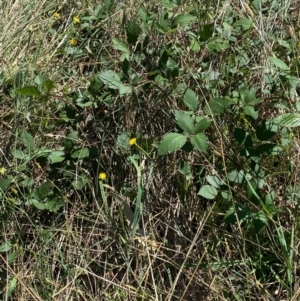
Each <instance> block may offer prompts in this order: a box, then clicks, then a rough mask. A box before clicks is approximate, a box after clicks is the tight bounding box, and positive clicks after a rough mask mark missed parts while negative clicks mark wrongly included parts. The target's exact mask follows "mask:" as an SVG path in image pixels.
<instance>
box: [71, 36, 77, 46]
mask: <svg viewBox="0 0 300 301" xmlns="http://www.w3.org/2000/svg"><path fill="white" fill-rule="evenodd" d="M70 45H72V46H76V45H77V40H76V39H75V38H72V39H71V40H70Z"/></svg>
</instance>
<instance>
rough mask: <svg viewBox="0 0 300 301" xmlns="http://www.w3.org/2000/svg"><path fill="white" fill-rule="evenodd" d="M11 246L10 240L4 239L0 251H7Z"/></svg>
mask: <svg viewBox="0 0 300 301" xmlns="http://www.w3.org/2000/svg"><path fill="white" fill-rule="evenodd" d="M11 248H12V245H11V242H10V241H9V240H8V241H5V242H4V243H2V244H1V245H0V253H4V252H8V251H9V250H11Z"/></svg>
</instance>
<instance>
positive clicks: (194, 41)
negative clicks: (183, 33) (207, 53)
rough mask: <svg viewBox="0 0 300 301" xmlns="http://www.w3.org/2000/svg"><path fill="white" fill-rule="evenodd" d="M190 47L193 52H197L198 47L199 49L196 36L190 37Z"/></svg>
mask: <svg viewBox="0 0 300 301" xmlns="http://www.w3.org/2000/svg"><path fill="white" fill-rule="evenodd" d="M190 49H191V50H192V51H195V52H198V51H199V50H200V49H201V46H200V44H199V42H198V39H196V38H194V37H193V38H191V44H190Z"/></svg>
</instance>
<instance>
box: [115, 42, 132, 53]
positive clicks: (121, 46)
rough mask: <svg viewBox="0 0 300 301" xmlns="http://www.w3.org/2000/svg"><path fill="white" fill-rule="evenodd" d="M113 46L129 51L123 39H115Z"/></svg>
mask: <svg viewBox="0 0 300 301" xmlns="http://www.w3.org/2000/svg"><path fill="white" fill-rule="evenodd" d="M112 48H113V49H116V50H121V51H122V52H125V53H129V52H130V50H129V47H128V45H127V44H126V43H125V42H124V41H123V40H121V39H113V40H112Z"/></svg>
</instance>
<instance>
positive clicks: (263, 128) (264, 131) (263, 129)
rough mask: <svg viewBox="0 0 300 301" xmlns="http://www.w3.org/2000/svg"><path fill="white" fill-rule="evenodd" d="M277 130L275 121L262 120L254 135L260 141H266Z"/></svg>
mask: <svg viewBox="0 0 300 301" xmlns="http://www.w3.org/2000/svg"><path fill="white" fill-rule="evenodd" d="M280 125H282V124H280ZM277 130H278V126H277V125H276V124H275V122H271V121H268V120H262V122H261V123H260V124H259V125H258V126H257V127H256V137H257V138H258V139H259V140H260V141H266V140H269V139H270V138H272V137H273V136H275V135H276V134H277Z"/></svg>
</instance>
